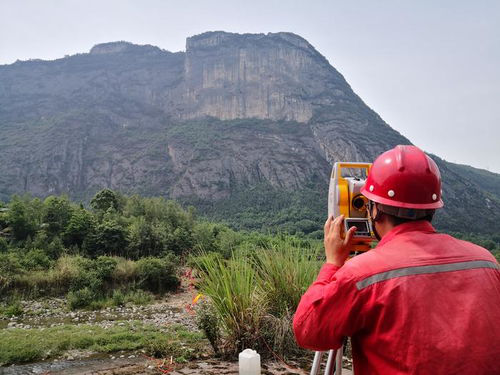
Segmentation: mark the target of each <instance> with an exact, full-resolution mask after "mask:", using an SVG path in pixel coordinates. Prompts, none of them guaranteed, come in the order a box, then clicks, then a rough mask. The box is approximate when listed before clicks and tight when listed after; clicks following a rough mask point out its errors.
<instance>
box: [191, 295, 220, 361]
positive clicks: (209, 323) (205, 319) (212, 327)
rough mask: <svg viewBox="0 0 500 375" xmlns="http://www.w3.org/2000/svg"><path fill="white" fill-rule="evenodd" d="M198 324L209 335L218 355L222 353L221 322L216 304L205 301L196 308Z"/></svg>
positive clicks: (209, 339)
mask: <svg viewBox="0 0 500 375" xmlns="http://www.w3.org/2000/svg"><path fill="white" fill-rule="evenodd" d="M196 324H197V326H198V328H199V329H201V330H202V331H203V332H204V333H205V336H206V337H207V339H208V341H209V342H210V345H212V348H213V350H214V352H215V354H216V355H218V354H219V353H220V344H221V332H220V330H221V329H220V323H219V319H218V316H217V311H215V308H214V306H213V305H212V304H211V303H210V302H206V301H205V302H203V303H201V304H200V307H199V308H198V309H197V310H196Z"/></svg>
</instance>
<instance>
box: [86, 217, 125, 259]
mask: <svg viewBox="0 0 500 375" xmlns="http://www.w3.org/2000/svg"><path fill="white" fill-rule="evenodd" d="M126 235H127V233H126V231H125V229H124V228H123V227H122V226H121V225H120V224H119V223H118V222H117V221H116V220H113V219H110V220H105V221H103V222H102V223H100V224H99V225H97V227H96V229H95V232H94V233H93V235H92V236H89V237H88V238H86V239H85V243H84V246H83V247H84V248H85V250H86V252H87V254H88V255H89V256H91V257H97V256H99V255H124V253H125V250H126V248H127V239H126Z"/></svg>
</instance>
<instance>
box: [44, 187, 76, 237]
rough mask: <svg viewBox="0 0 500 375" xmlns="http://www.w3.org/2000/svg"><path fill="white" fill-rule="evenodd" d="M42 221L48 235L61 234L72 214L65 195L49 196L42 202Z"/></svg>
mask: <svg viewBox="0 0 500 375" xmlns="http://www.w3.org/2000/svg"><path fill="white" fill-rule="evenodd" d="M43 205H44V213H43V222H44V224H45V230H46V231H47V232H48V234H49V235H50V236H55V235H59V234H61V233H62V232H63V231H64V229H65V228H66V225H67V224H68V222H69V219H70V217H71V214H72V209H71V204H70V202H69V200H68V198H67V197H65V196H62V197H55V196H50V197H48V198H46V199H45V201H44V202H43Z"/></svg>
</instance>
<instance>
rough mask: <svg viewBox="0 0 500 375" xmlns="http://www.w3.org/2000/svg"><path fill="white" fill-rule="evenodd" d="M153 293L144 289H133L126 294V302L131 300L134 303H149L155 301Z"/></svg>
mask: <svg viewBox="0 0 500 375" xmlns="http://www.w3.org/2000/svg"><path fill="white" fill-rule="evenodd" d="M153 299H154V298H153V295H152V294H151V293H148V292H146V291H144V290H141V289H138V290H133V291H131V292H129V293H127V294H126V295H125V303H128V302H131V303H133V304H134V305H147V304H148V303H151V302H152V301H153Z"/></svg>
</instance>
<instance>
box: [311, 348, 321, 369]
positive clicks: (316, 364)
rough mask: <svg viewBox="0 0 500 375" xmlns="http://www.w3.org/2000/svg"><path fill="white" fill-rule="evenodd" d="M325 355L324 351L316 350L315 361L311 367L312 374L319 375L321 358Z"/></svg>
mask: <svg viewBox="0 0 500 375" xmlns="http://www.w3.org/2000/svg"><path fill="white" fill-rule="evenodd" d="M322 357H323V352H316V353H315V354H314V361H313V364H312V367H311V375H318V374H319V369H320V367H321V358H322Z"/></svg>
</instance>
